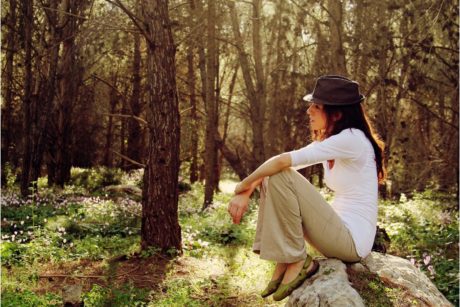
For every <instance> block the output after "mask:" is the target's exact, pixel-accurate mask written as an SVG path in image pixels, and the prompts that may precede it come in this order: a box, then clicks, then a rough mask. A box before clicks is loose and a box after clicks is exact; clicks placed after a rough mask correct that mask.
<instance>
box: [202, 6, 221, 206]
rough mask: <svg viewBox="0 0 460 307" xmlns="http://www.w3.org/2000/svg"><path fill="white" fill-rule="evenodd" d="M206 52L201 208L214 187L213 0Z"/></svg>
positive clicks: (214, 29) (208, 21)
mask: <svg viewBox="0 0 460 307" xmlns="http://www.w3.org/2000/svg"><path fill="white" fill-rule="evenodd" d="M206 33H207V53H206V93H205V94H206V100H205V101H206V103H205V105H206V141H205V148H206V154H205V172H206V174H205V176H206V177H205V187H204V203H203V209H205V208H207V207H208V206H209V205H210V204H211V203H212V200H213V195H214V190H215V188H216V186H217V185H216V181H217V180H216V177H217V173H216V164H217V145H216V139H215V136H216V134H217V122H218V113H217V100H216V77H217V61H216V57H217V46H216V6H215V1H214V0H209V1H208V18H207V29H206Z"/></svg>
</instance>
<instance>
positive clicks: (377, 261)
mask: <svg viewBox="0 0 460 307" xmlns="http://www.w3.org/2000/svg"><path fill="white" fill-rule="evenodd" d="M318 261H319V263H320V270H319V271H318V272H317V273H316V274H315V275H314V276H312V277H311V278H310V279H308V280H306V281H305V282H304V283H303V285H302V286H300V287H299V288H298V289H297V290H295V291H294V292H293V293H292V294H291V296H290V297H289V301H288V302H287V304H286V306H308V307H315V306H321V307H323V306H333V307H335V306H346V307H352V306H365V305H369V306H380V305H382V304H383V305H390V306H391V305H393V306H433V307H434V306H436V307H438V306H439V307H442V306H452V304H451V303H450V302H449V301H448V300H447V299H446V298H445V297H444V296H443V295H442V294H441V292H439V290H438V289H437V288H436V286H435V285H434V284H433V283H432V282H431V281H430V279H429V278H428V277H426V275H425V274H423V273H422V272H421V271H420V270H419V269H417V268H416V267H415V266H413V265H412V264H411V263H410V261H408V260H405V259H402V258H399V257H395V256H391V255H383V254H380V253H375V252H372V253H371V254H370V255H369V256H368V257H367V258H365V259H363V260H362V261H361V263H357V264H353V265H348V270H347V266H346V265H345V264H344V263H343V262H342V261H340V260H336V259H320V260H318ZM347 272H348V273H347ZM348 274H350V276H348ZM352 275H353V276H352ZM363 276H365V278H363ZM350 280H353V281H354V282H355V285H353V286H354V287H356V288H357V289H359V291H361V293H362V294H363V295H360V294H359V293H358V292H359V291H357V290H356V289H354V288H353V287H352V284H351V282H350ZM359 284H360V285H359ZM368 284H369V285H370V286H368ZM363 289H365V290H363ZM382 289H383V290H382ZM372 291H375V293H372ZM388 293H390V295H387V294H388ZM382 296H383V298H382ZM363 298H364V299H363Z"/></svg>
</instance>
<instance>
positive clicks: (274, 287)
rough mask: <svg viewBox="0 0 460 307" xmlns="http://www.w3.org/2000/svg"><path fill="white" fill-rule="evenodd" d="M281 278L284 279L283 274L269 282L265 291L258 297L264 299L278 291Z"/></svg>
mask: <svg viewBox="0 0 460 307" xmlns="http://www.w3.org/2000/svg"><path fill="white" fill-rule="evenodd" d="M283 277H284V273H283V274H281V276H280V277H279V278H278V279H276V280H272V281H270V282H269V283H268V285H267V287H266V288H265V290H264V291H262V293H260V295H261V296H262V297H264V298H265V297H267V296H269V295H270V294H272V293H273V292H275V291H276V290H277V289H278V287H279V285H280V284H281V281H282V280H283Z"/></svg>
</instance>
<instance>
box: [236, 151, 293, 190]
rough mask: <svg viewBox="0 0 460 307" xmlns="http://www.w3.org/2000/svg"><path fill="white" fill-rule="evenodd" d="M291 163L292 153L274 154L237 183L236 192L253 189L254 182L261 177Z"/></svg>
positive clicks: (277, 171) (274, 172) (280, 169)
mask: <svg viewBox="0 0 460 307" xmlns="http://www.w3.org/2000/svg"><path fill="white" fill-rule="evenodd" d="M291 163H292V162H291V155H290V154H289V153H282V154H280V155H278V156H274V157H272V158H270V159H268V160H267V161H265V162H264V163H262V164H261V165H260V166H259V167H258V168H257V169H256V170H255V171H254V172H252V174H250V175H249V176H248V177H246V178H244V179H243V181H241V182H240V183H238V184H237V186H236V187H235V194H240V193H241V192H244V191H246V190H249V189H251V187H252V185H253V183H254V182H256V181H258V180H259V179H263V178H264V177H267V176H271V175H274V174H276V173H279V172H280V171H282V170H283V169H285V168H287V167H290V166H291ZM259 184H260V181H259ZM257 185H258V184H257ZM257 185H256V186H257ZM251 193H252V191H251Z"/></svg>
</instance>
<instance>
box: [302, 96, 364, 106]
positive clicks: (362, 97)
mask: <svg viewBox="0 0 460 307" xmlns="http://www.w3.org/2000/svg"><path fill="white" fill-rule="evenodd" d="M365 98H366V97H365V96H364V95H362V94H360V95H359V99H358V100H356V101H352V102H330V101H325V100H321V99H318V98H316V97H313V94H307V95H305V96H303V100H304V101H307V102H314V103H317V104H328V105H331V106H346V105H352V104H356V103H361V102H363V100H364V99H365Z"/></svg>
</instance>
